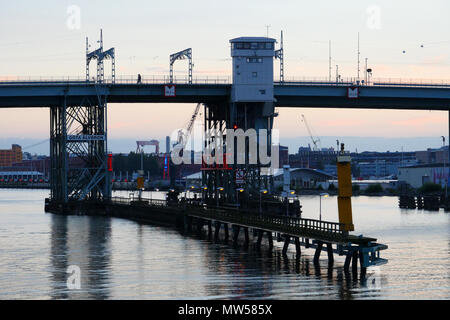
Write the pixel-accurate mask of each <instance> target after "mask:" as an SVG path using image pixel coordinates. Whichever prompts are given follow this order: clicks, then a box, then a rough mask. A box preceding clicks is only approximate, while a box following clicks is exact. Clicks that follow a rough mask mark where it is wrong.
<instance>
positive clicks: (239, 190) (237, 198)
mask: <svg viewBox="0 0 450 320" xmlns="http://www.w3.org/2000/svg"><path fill="white" fill-rule="evenodd" d="M242 192H244V188H236V203H237V205H238V208H240V207H241V204H240V203H239V193H242Z"/></svg>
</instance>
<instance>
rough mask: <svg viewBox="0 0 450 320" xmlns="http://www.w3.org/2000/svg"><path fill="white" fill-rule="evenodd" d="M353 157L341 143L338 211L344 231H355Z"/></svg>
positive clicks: (338, 169) (338, 159)
mask: <svg viewBox="0 0 450 320" xmlns="http://www.w3.org/2000/svg"><path fill="white" fill-rule="evenodd" d="M350 164H351V158H350V155H346V154H345V152H344V144H343V143H342V144H341V152H340V153H339V154H338V156H337V175H338V189H339V194H338V211H339V223H343V224H344V231H354V230H355V226H354V225H353V217H352V171H351V165H350Z"/></svg>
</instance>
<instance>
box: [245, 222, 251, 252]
mask: <svg viewBox="0 0 450 320" xmlns="http://www.w3.org/2000/svg"><path fill="white" fill-rule="evenodd" d="M244 239H245V240H244V246H246V247H248V244H249V242H250V240H249V238H248V228H247V227H245V228H244Z"/></svg>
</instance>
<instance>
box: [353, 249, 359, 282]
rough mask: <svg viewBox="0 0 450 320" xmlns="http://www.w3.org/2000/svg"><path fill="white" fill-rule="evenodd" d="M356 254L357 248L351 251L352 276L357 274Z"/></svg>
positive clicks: (357, 253)
mask: <svg viewBox="0 0 450 320" xmlns="http://www.w3.org/2000/svg"><path fill="white" fill-rule="evenodd" d="M358 255H359V252H358V251H357V250H355V251H353V253H352V273H353V275H354V276H356V275H358Z"/></svg>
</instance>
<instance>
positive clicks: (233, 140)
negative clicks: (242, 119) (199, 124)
mask: <svg viewBox="0 0 450 320" xmlns="http://www.w3.org/2000/svg"><path fill="white" fill-rule="evenodd" d="M177 132H178V131H177ZM172 136H174V134H172ZM193 136H194V142H195V141H198V140H196V138H198V134H195V133H194V134H193ZM203 137H205V139H204V141H206V144H205V145H201V146H200V149H201V150H203V151H202V156H201V157H194V159H192V157H191V153H190V152H187V151H186V150H185V149H183V143H179V144H177V145H175V147H174V148H173V150H172V152H171V160H172V162H173V163H174V164H175V165H180V164H192V162H193V163H194V164H206V165H224V164H226V165H232V164H251V165H253V164H259V165H263V166H268V165H270V167H271V168H278V167H279V149H278V140H279V132H278V130H271V132H270V134H269V131H268V130H267V129H260V130H255V129H248V130H245V131H244V130H242V129H236V130H235V129H226V130H225V131H220V130H210V131H207V132H205V133H204V134H203ZM190 142H191V140H188V142H187V143H186V145H185V147H186V146H187V147H192V143H190ZM200 143H202V142H200ZM197 147H199V146H198V145H197ZM269 148H270V150H269ZM194 149H195V145H194Z"/></svg>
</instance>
